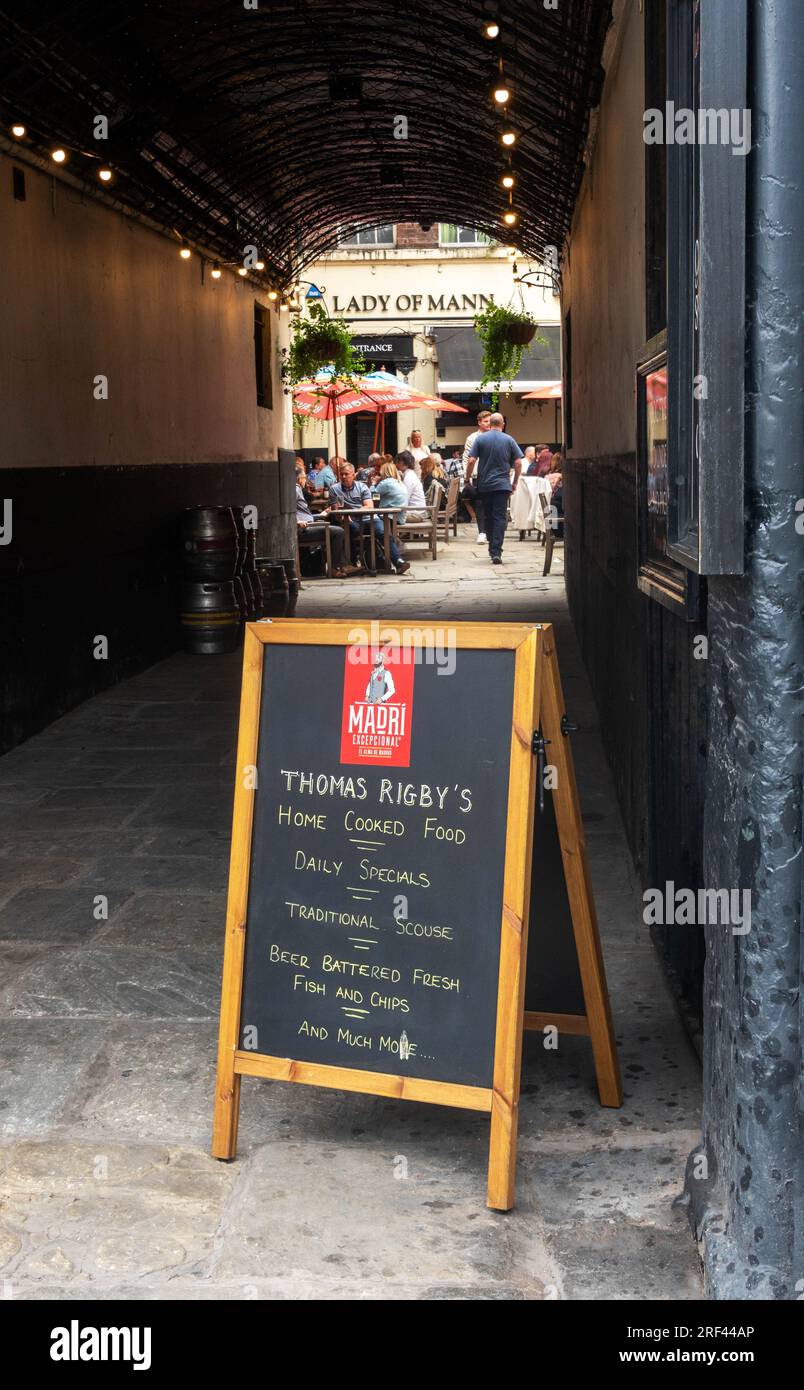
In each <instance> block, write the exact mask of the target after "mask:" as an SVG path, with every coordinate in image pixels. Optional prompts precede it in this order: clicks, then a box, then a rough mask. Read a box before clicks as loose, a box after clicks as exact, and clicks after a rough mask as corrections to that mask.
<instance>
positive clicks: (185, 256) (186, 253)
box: [179, 241, 193, 261]
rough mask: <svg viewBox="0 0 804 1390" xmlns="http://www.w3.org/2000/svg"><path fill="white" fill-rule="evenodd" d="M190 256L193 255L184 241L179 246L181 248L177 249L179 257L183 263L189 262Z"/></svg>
mask: <svg viewBox="0 0 804 1390" xmlns="http://www.w3.org/2000/svg"><path fill="white" fill-rule="evenodd" d="M192 254H193V253H192V251H191V250H190V248H189V246H188V245H187V242H186V241H183V242H182V244H181V246H180V247H179V255H180V256H181V258H182V260H183V261H189V259H190V257H191V256H192Z"/></svg>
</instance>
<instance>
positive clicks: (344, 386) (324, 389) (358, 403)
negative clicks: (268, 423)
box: [293, 372, 467, 458]
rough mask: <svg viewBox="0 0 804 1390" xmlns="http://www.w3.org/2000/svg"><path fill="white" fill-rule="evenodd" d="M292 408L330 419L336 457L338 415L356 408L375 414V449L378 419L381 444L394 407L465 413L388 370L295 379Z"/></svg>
mask: <svg viewBox="0 0 804 1390" xmlns="http://www.w3.org/2000/svg"><path fill="white" fill-rule="evenodd" d="M293 408H294V410H295V411H296V412H297V413H298V414H299V415H309V416H311V418H312V419H314V420H331V421H332V428H333V430H334V433H335V456H336V458H337V456H338V419H339V417H340V416H342V415H354V414H356V413H357V412H359V411H363V410H365V411H371V412H372V413H374V414H376V416H377V423H376V426H375V430H374V448H375V450H376V448H377V435H378V432H379V429H380V421H381V419H382V420H383V428H382V434H383V443H384V442H385V427H384V417H385V415H386V414H388V413H389V412H393V411H397V410H416V409H422V410H437V411H442V410H444V411H460V412H461V413H462V414H464V415H465V414H466V413H467V412H466V411H465V410H464V407H463V406H462V405H454V404H453V402H452V401H445V400H442V398H441V397H440V396H429V395H427V394H426V393H425V392H423V391H416V390H414V388H413V387H412V386H408V385H406V383H405V382H404V381H400V380H399V377H396V376H392V375H391V373H390V372H368V373H366V375H365V376H355V377H332V376H330V375H329V374H328V373H326V372H322V373H321V374H320V375H319V376H317V377H311V378H309V379H308V380H307V381H301V382H299V384H298V386H296V387H294V390H293Z"/></svg>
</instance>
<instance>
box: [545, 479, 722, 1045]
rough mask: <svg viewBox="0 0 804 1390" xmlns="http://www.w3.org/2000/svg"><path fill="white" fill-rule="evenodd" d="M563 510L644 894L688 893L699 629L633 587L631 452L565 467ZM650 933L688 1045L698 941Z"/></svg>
mask: <svg viewBox="0 0 804 1390" xmlns="http://www.w3.org/2000/svg"><path fill="white" fill-rule="evenodd" d="M565 508H566V529H567V543H566V562H565V563H566V570H567V593H568V598H569V604H570V610H571V613H572V617H573V621H574V623H575V628H576V632H577V634H578V640H579V642H580V645H581V651H582V652H583V657H584V662H585V665H586V668H587V671H588V673H589V678H590V681H591V684H592V689H593V691H594V694H595V699H596V702H597V707H598V711H599V714H600V725H601V734H602V739H603V744H604V747H605V749H606V753H607V755H608V758H609V762H610V764H611V770H612V774H613V777H614V782H615V786H616V790H617V797H618V800H619V803H620V808H621V811H622V815H623V820H624V822H625V829H626V833H627V835H628V839H629V843H630V847H631V852H632V854H633V857H634V862H635V864H636V867H637V871H638V873H639V875H640V877H641V880H642V883H643V885H644V886H645V887H653V886H657V885H658V886H661V885H663V884H665V883H666V882H667V881H669V880H672V881H673V882H674V883H675V884H676V886H677V887H678V888H693V889H697V888H698V887H699V886H701V884H702V881H703V879H702V841H703V796H704V776H705V771H706V738H707V730H706V722H707V721H706V678H707V677H706V662H705V661H698V660H696V659H695V658H694V656H693V637H694V635H695V634H696V633H697V632H699V631H700V630H701V627H700V625H698V624H696V625H693V624H689V623H687V622H685V621H684V620H683V619H682V618H680V617H677V616H676V615H675V614H674V613H672V612H670V611H668V610H667V609H665V608H662V607H661V606H660V605H659V604H658V603H656V602H654V601H653V600H652V599H650V598H648V597H647V595H645V594H643V593H641V592H640V590H639V589H638V588H637V583H636V522H635V517H636V498H635V458H634V455H633V454H617V455H608V456H606V455H604V456H601V457H597V458H595V459H577V458H573V459H570V460H569V461H568V463H567V469H566V484H565ZM646 930H647V928H646ZM654 935H655V938H656V942H657V945H658V946H659V948H660V950H661V952H662V955H663V958H664V960H665V964H666V965H667V967H668V970H669V971H670V973H671V974H672V977H673V984H674V986H675V989H676V991H677V993H678V995H679V997H680V1000H681V1002H682V1005H683V1007H684V1011H685V1013H686V1015H687V1018H688V1023H689V1025H690V1027H691V1031H692V1032H693V1035H694V1038H695V1035H697V1032H698V1028H699V1024H700V1018H701V996H702V982H703V959H704V942H703V934H702V932H701V930H700V929H699V928H697V927H684V926H672V927H669V928H663V927H657V928H655V929H654Z"/></svg>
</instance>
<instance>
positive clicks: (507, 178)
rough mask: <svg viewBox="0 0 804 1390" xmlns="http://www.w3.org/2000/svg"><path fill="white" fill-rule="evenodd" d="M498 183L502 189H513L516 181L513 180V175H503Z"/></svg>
mask: <svg viewBox="0 0 804 1390" xmlns="http://www.w3.org/2000/svg"><path fill="white" fill-rule="evenodd" d="M500 183H501V184H502V186H503V188H513V186H514V184H515V183H516V179H515V178H514V176H513V174H503V176H502V178H501V179H500Z"/></svg>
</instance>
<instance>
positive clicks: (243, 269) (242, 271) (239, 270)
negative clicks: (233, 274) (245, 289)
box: [237, 265, 248, 276]
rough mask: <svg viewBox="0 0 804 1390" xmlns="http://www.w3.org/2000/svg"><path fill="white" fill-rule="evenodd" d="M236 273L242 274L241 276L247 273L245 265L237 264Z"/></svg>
mask: <svg viewBox="0 0 804 1390" xmlns="http://www.w3.org/2000/svg"><path fill="white" fill-rule="evenodd" d="M237 273H238V275H242V276H246V275H248V271H247V270H246V267H245V266H244V265H239V266H238V267H237Z"/></svg>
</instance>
